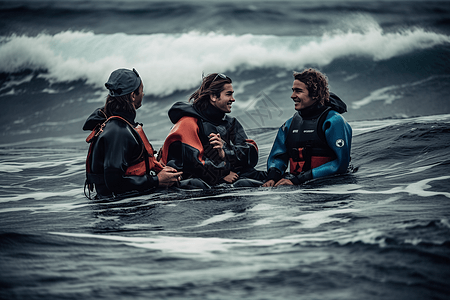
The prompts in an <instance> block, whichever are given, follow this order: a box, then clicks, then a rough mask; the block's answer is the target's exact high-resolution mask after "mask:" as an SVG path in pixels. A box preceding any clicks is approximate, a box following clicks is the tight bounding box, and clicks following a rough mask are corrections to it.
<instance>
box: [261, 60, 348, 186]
mask: <svg viewBox="0 0 450 300" xmlns="http://www.w3.org/2000/svg"><path fill="white" fill-rule="evenodd" d="M291 99H292V100H293V101H294V103H295V110H296V112H295V114H294V116H293V117H292V118H290V119H289V120H287V121H286V122H285V123H284V124H283V126H281V127H280V129H279V130H278V134H277V136H276V138H275V141H274V144H273V146H272V150H271V152H270V154H269V158H268V160H267V170H268V175H267V180H266V182H265V183H264V184H263V186H265V187H272V186H275V187H276V186H280V185H299V184H302V183H304V182H306V181H309V180H311V179H316V178H320V177H324V176H329V175H334V174H339V173H345V172H346V171H347V169H348V167H349V164H350V148H351V141H352V128H351V127H350V125H349V124H348V123H347V122H346V121H345V119H344V118H343V117H342V116H341V113H344V112H346V111H347V107H346V105H345V103H344V102H342V100H341V99H339V97H337V96H336V95H334V94H333V93H330V92H329V90H328V80H327V77H326V76H325V75H324V74H322V73H320V72H319V71H317V70H314V69H306V70H304V71H303V72H301V73H294V83H293V86H292V96H291ZM288 162H289V165H290V172H289V173H285V171H286V169H287V166H288Z"/></svg>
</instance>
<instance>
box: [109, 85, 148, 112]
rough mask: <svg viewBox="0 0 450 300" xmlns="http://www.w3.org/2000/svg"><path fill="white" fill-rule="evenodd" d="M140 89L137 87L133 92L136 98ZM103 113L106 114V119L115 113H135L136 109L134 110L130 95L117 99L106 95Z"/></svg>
mask: <svg viewBox="0 0 450 300" xmlns="http://www.w3.org/2000/svg"><path fill="white" fill-rule="evenodd" d="M140 87H141V86H140V85H139V86H138V88H137V89H136V90H135V91H134V92H133V93H134V94H135V95H136V96H139V94H140V93H139V88H140ZM103 112H104V113H105V114H106V116H107V117H108V118H109V117H111V116H114V115H116V114H117V112H128V113H134V112H136V109H135V108H134V105H133V99H131V93H129V94H126V95H123V96H118V97H113V96H111V95H108V96H107V97H106V102H105V107H104V108H103Z"/></svg>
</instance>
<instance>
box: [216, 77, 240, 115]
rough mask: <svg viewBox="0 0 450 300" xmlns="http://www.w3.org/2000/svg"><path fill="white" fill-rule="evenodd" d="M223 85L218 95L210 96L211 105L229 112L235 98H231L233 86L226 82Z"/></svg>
mask: <svg viewBox="0 0 450 300" xmlns="http://www.w3.org/2000/svg"><path fill="white" fill-rule="evenodd" d="M223 87H224V90H223V91H222V92H221V93H220V97H219V98H217V97H216V96H211V99H210V102H211V104H212V105H213V106H215V107H217V108H218V109H220V110H221V111H223V112H224V113H226V114H227V113H230V112H231V105H232V104H233V102H234V101H236V100H235V99H234V98H233V93H234V91H233V86H232V85H231V84H230V83H227V84H225V85H224V86H223Z"/></svg>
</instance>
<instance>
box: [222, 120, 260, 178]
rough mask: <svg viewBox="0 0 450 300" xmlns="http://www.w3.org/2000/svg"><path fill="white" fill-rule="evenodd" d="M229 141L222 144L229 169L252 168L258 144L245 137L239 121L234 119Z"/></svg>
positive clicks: (256, 155)
mask: <svg viewBox="0 0 450 300" xmlns="http://www.w3.org/2000/svg"><path fill="white" fill-rule="evenodd" d="M234 122H235V124H234V126H233V130H234V132H233V133H232V134H231V135H230V136H231V143H225V144H224V151H225V155H226V157H227V159H228V161H229V162H230V164H231V169H232V170H233V171H235V172H238V171H240V170H242V169H245V168H249V167H250V168H253V167H255V166H256V164H257V163H258V146H257V145H256V142H255V141H254V140H251V139H249V138H248V137H247V134H246V133H245V130H244V128H243V127H242V125H241V123H239V121H237V120H236V119H235V121H234Z"/></svg>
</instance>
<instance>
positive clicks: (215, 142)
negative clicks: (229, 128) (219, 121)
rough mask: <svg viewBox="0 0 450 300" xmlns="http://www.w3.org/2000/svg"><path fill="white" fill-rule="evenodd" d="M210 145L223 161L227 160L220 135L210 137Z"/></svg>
mask: <svg viewBox="0 0 450 300" xmlns="http://www.w3.org/2000/svg"><path fill="white" fill-rule="evenodd" d="M209 144H210V145H211V146H212V147H213V148H214V149H216V150H217V153H218V154H219V157H220V158H221V159H224V158H225V151H223V141H222V139H221V138H220V133H217V134H216V133H211V134H210V135H209Z"/></svg>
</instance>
